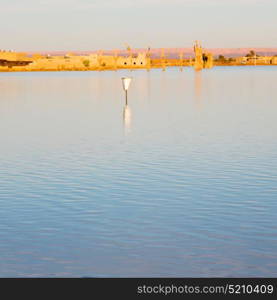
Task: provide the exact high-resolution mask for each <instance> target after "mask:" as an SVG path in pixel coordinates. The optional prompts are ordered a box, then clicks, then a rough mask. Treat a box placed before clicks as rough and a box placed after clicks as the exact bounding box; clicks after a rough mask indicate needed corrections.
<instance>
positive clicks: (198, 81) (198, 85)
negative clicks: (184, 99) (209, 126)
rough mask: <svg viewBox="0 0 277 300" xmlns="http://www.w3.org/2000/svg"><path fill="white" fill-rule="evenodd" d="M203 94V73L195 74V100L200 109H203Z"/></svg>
mask: <svg viewBox="0 0 277 300" xmlns="http://www.w3.org/2000/svg"><path fill="white" fill-rule="evenodd" d="M201 94H202V72H195V74H194V99H195V102H196V105H197V107H198V108H200V107H201Z"/></svg>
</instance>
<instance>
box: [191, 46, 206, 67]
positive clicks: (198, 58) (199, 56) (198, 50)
mask: <svg viewBox="0 0 277 300" xmlns="http://www.w3.org/2000/svg"><path fill="white" fill-rule="evenodd" d="M193 49H194V54H195V62H194V69H195V71H200V70H202V69H203V67H204V61H203V49H202V47H201V45H200V43H199V41H195V44H194V47H193Z"/></svg>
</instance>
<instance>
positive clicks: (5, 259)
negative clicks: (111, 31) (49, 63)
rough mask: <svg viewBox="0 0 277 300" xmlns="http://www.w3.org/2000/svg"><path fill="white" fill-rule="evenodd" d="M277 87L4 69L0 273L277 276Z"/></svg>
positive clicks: (187, 73)
mask: <svg viewBox="0 0 277 300" xmlns="http://www.w3.org/2000/svg"><path fill="white" fill-rule="evenodd" d="M122 76H132V78H133V80H132V83H131V86H130V89H129V94H128V106H127V107H125V98H124V93H123V90H122V84H121V79H120V78H121V77H122ZM276 79H277V67H270V66H267V67H245V66H243V67H225V68H224V67H216V68H213V69H211V70H204V71H202V72H198V73H195V72H194V71H193V70H192V69H189V68H185V69H184V70H183V71H182V72H181V71H180V70H179V69H177V68H172V69H168V70H166V71H165V72H162V71H161V70H151V71H150V72H147V71H145V70H141V71H132V72H130V71H117V72H113V71H112V72H109V71H106V72H45V73H40V72H34V73H0V141H1V146H0V277H23V276H24V277H107V276H109V277H110V276H111V277H136V276H139V277H153V276H161V277H173V276H174V277H221V276H224V277H256V276H261V277H276V276H277V223H276V220H277V218H276V215H277V84H276Z"/></svg>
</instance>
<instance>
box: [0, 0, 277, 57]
mask: <svg viewBox="0 0 277 300" xmlns="http://www.w3.org/2000/svg"><path fill="white" fill-rule="evenodd" d="M0 4H1V18H0V35H1V45H0V49H13V50H18V51H32V50H33V51H39V50H95V49H114V48H124V43H129V44H130V45H131V46H132V47H138V48H139V47H147V46H148V45H150V46H151V47H152V48H155V47H189V46H191V44H192V42H193V41H194V40H195V39H199V40H201V41H202V44H203V45H204V46H205V47H211V48H213V47H277V0H137V1H132V0H117V1H115V0H109V1H108V0H24V1H23V0H0Z"/></svg>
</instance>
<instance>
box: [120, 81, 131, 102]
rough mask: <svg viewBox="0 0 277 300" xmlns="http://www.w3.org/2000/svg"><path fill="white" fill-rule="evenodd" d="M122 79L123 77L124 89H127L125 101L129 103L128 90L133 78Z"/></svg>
mask: <svg viewBox="0 0 277 300" xmlns="http://www.w3.org/2000/svg"><path fill="white" fill-rule="evenodd" d="M121 79H122V85H123V90H124V91H125V102H126V105H127V104H128V98H127V91H128V88H129V86H130V83H131V80H132V78H131V77H122V78H121Z"/></svg>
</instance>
